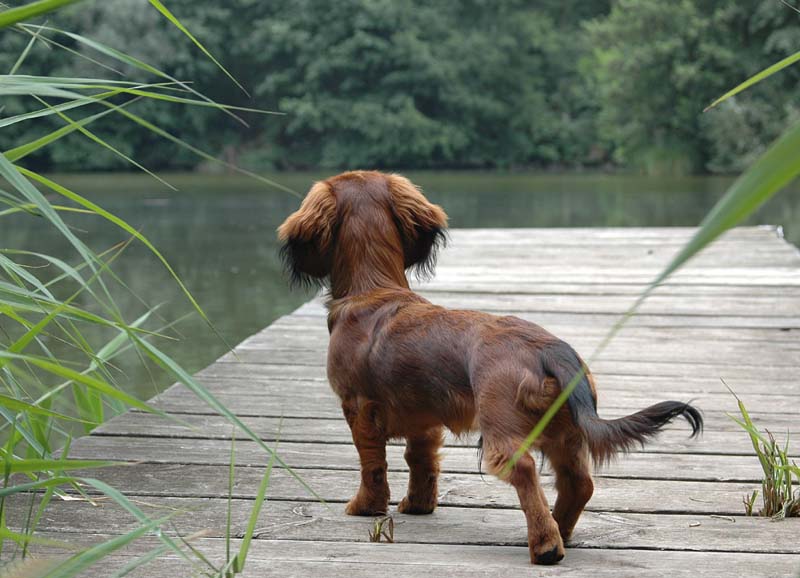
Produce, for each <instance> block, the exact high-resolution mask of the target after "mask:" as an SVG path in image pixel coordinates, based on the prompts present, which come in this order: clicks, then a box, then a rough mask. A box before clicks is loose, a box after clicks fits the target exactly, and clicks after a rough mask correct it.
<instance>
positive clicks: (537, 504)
mask: <svg viewBox="0 0 800 578" xmlns="http://www.w3.org/2000/svg"><path fill="white" fill-rule="evenodd" d="M484 418H485V416H484V415H481V424H482V429H481V433H482V434H483V448H484V460H485V462H486V467H487V469H489V471H491V472H492V473H493V474H495V475H497V476H498V477H499V478H501V479H503V480H505V481H507V482H508V483H510V484H511V485H512V486H514V489H515V490H517V495H518V496H519V504H520V506H521V507H522V511H523V512H524V513H525V520H526V521H527V523H528V549H529V551H530V556H531V562H532V563H534V564H555V563H556V562H558V561H559V560H561V559H562V558H563V557H564V543H563V541H562V539H561V535H560V534H559V531H558V525H557V524H556V522H555V520H554V519H553V516H551V515H550V508H549V507H548V505H547V498H545V495H544V492H543V491H542V488H541V485H540V484H539V479H538V476H537V474H536V463H535V462H534V460H533V458H532V457H531V456H530V455H529V454H527V453H525V454H523V455H522V457H520V458H519V459H518V460H517V462H516V463H515V464H514V465H513V466H511V467H510V468H509V467H508V464H509V463H511V461H512V459H513V456H514V452H515V451H516V450H517V448H519V447H520V445H522V441H523V438H522V437H519V438H517V437H508V436H506V435H502V434H498V433H495V432H494V431H493V429H492V428H491V425H490V424H491V421H492V420H491V418H488V419H484ZM484 422H488V423H484Z"/></svg>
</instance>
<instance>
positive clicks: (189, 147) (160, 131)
mask: <svg viewBox="0 0 800 578" xmlns="http://www.w3.org/2000/svg"><path fill="white" fill-rule="evenodd" d="M106 106H109V105H108V103H106ZM119 113H120V114H122V115H123V116H125V117H127V118H129V119H131V120H132V121H134V122H136V123H137V124H139V125H140V126H143V127H144V128H146V129H147V130H149V131H151V132H153V133H155V134H157V135H158V136H160V137H162V138H165V139H167V140H169V141H171V142H173V143H175V144H177V145H179V146H181V147H183V148H185V149H186V150H188V151H190V152H192V153H194V154H195V155H197V156H199V157H200V158H202V159H205V160H207V161H210V162H212V163H216V164H218V165H221V166H223V167H226V168H228V169H231V170H232V171H236V172H237V173H240V174H242V175H245V176H248V177H250V178H252V179H256V180H258V181H261V182H262V183H264V184H266V185H269V186H270V187H273V188H276V189H278V190H281V191H284V192H286V193H289V194H290V195H294V196H295V197H297V198H298V199H302V198H303V195H301V194H300V193H298V192H297V191H295V190H294V189H290V188H289V187H287V186H285V185H282V184H280V183H278V182H276V181H273V180H270V179H267V178H265V177H262V176H261V175H259V174H256V173H254V172H251V171H248V170H246V169H243V168H241V167H238V166H236V165H234V164H233V163H229V162H226V161H223V160H222V159H218V158H217V157H215V156H213V155H211V154H209V153H207V152H205V151H203V150H201V149H199V148H197V147H195V146H192V145H190V144H189V143H188V142H186V141H184V140H182V139H180V138H178V137H176V136H175V135H173V134H171V133H168V132H167V131H165V130H163V129H162V128H159V127H157V126H156V125H154V124H153V123H151V122H149V121H147V120H145V119H143V118H142V117H140V116H137V115H135V114H133V113H132V112H130V111H127V110H120V111H119ZM0 122H2V121H0Z"/></svg>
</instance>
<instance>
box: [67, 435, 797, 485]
mask: <svg viewBox="0 0 800 578" xmlns="http://www.w3.org/2000/svg"><path fill="white" fill-rule="evenodd" d="M342 429H345V427H343V428H342ZM670 433H672V434H673V436H671V437H674V438H676V440H679V441H677V442H676V443H673V444H669V445H668V444H663V445H660V446H658V445H656V447H655V448H654V449H655V450H662V451H651V452H633V453H630V454H628V455H626V456H621V457H620V458H619V459H618V460H617V461H616V462H615V463H613V464H611V465H608V466H605V467H603V468H601V469H599V470H597V472H595V475H596V476H598V477H612V478H638V479H656V478H657V479H663V480H708V481H737V482H758V481H760V480H761V477H762V471H761V467H760V465H759V462H758V459H757V458H756V457H755V456H754V455H739V454H717V453H690V452H691V450H692V449H695V444H694V442H693V441H689V440H687V438H686V437H685V436H680V434H679V433H678V432H670ZM270 445H275V444H274V443H273V444H270ZM697 445H698V446H699V445H700V444H697ZM230 448H231V444H230V441H226V440H219V439H211V440H209V439H202V438H148V437H131V438H121V437H116V436H115V437H102V436H97V437H91V438H87V439H86V440H85V441H84V440H78V441H76V442H75V443H74V445H73V447H72V449H71V451H70V457H74V458H84V459H113V460H121V461H130V462H147V463H153V464H187V465H225V464H228V463H229V462H230ZM278 448H279V449H278V453H279V454H280V456H281V458H282V459H283V460H284V461H285V462H286V463H287V464H288V465H289V466H290V467H292V468H295V469H303V470H305V469H315V468H324V469H329V470H343V471H358V467H359V466H358V464H359V462H358V454H357V453H356V450H355V447H354V446H353V445H352V444H351V443H320V442H289V441H284V439H283V436H281V440H280V444H279V446H278ZM403 449H404V448H403V446H401V445H390V446H389V447H388V448H387V461H388V464H389V469H390V470H393V471H398V472H405V471H407V470H408V468H407V466H406V462H405V460H404V459H403ZM673 449H674V450H678V451H674V452H672V451H670V450H673ZM236 450H237V452H236V453H237V455H236V460H237V463H239V464H241V465H246V466H254V467H262V466H263V465H264V463H265V461H266V460H267V457H266V456H265V453H264V450H263V449H261V448H259V447H258V446H257V445H256V444H255V442H252V441H241V442H239V443H237V444H236ZM680 450H682V451H680ZM751 451H752V447H751ZM441 453H442V458H443V459H442V470H443V471H444V472H448V473H450V472H452V473H467V474H469V473H474V474H477V473H478V452H477V449H476V448H475V447H463V446H462V447H455V446H451V447H446V448H444V449H443V450H442V452H441ZM798 454H800V451H796V450H795V451H792V452H791V455H792V456H797V455H798ZM543 471H544V473H549V468H548V467H547V466H546V465H545V467H544V469H543Z"/></svg>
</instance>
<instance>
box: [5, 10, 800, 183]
mask: <svg viewBox="0 0 800 578" xmlns="http://www.w3.org/2000/svg"><path fill="white" fill-rule="evenodd" d="M146 5H147V0H106V1H104V2H95V3H93V4H90V5H83V6H81V9H80V10H70V9H67V10H63V11H60V12H59V13H57V15H55V16H53V17H52V18H51V21H50V24H51V25H53V26H57V27H60V28H62V29H68V30H71V31H74V32H77V33H80V34H83V35H86V36H89V37H91V38H95V39H97V40H100V41H101V42H104V43H106V44H108V45H111V46H114V47H116V48H118V49H121V50H123V51H125V52H127V53H129V54H132V55H135V56H139V57H141V58H142V59H143V60H146V61H147V62H150V63H152V64H154V65H155V66H158V67H160V68H161V69H162V70H165V71H166V72H168V73H169V74H171V75H173V76H175V77H177V78H180V79H194V80H195V86H196V88H197V89H198V90H199V91H201V92H203V93H205V94H207V95H208V96H210V97H211V98H213V99H215V100H217V101H218V102H225V103H227V104H234V105H240V106H249V107H257V108H264V109H269V110H275V111H280V112H283V113H285V116H257V115H251V116H249V117H247V120H248V122H249V124H250V126H249V127H245V126H243V125H242V124H239V123H237V122H236V121H235V120H233V119H231V118H229V117H225V116H224V115H220V114H218V111H216V110H214V109H197V108H191V107H188V108H187V107H169V106H164V105H163V103H158V102H155V101H152V100H147V101H143V102H141V103H136V104H134V105H132V106H133V108H132V109H131V110H136V112H137V113H138V114H141V115H142V116H144V117H145V118H148V119H149V120H151V121H153V122H154V123H155V124H157V125H158V126H160V127H162V128H164V129H165V130H168V131H170V132H172V133H174V134H176V135H178V136H180V137H181V138H183V139H185V140H187V141H189V142H193V143H198V144H201V145H202V148H204V149H205V150H208V151H210V152H213V153H215V154H217V155H219V156H222V157H224V158H225V159H226V160H228V161H233V162H235V163H238V164H241V165H242V166H245V167H247V168H249V169H253V170H298V169H299V170H303V169H317V168H319V169H341V168H348V167H350V168H352V167H392V168H400V169H408V168H437V169H445V168H447V169H461V168H503V169H509V168H553V169H559V170H569V169H577V168H603V169H609V168H615V167H616V168H622V169H628V170H635V171H639V172H644V173H648V174H661V173H670V174H676V173H683V174H685V173H703V172H720V173H730V172H736V171H740V170H742V169H743V168H744V167H746V166H748V164H749V163H750V162H752V161H753V160H754V159H755V158H756V157H757V156H758V154H760V153H761V152H763V150H764V149H765V147H766V145H767V144H768V143H770V142H771V141H773V140H774V139H775V138H776V137H777V136H778V134H779V133H780V131H781V129H783V128H784V127H786V126H787V124H788V123H790V122H791V121H792V120H793V119H795V118H797V117H798V116H800V114H799V112H800V96H798V92H797V81H798V79H799V78H800V68H797V67H793V68H791V69H788V70H786V71H785V72H784V73H783V74H781V75H775V76H774V77H772V78H770V79H769V80H768V81H766V82H763V83H761V84H760V85H759V86H757V87H755V88H754V89H753V90H750V91H747V92H745V93H743V94H740V95H738V96H737V97H736V98H734V99H731V100H730V101H728V102H726V103H725V104H724V105H723V106H721V107H719V109H715V110H712V111H709V112H708V113H705V114H703V113H702V110H703V108H704V107H705V106H706V105H708V104H709V103H710V102H711V101H712V100H713V99H714V98H715V97H716V96H719V95H720V94H721V93H723V92H725V90H726V89H728V88H730V86H732V85H735V84H736V83H738V82H739V81H741V80H743V79H745V78H747V77H749V76H750V75H752V74H754V73H755V72H757V71H759V70H760V69H762V68H764V67H766V66H768V65H770V64H772V63H774V62H776V61H778V60H780V59H781V58H784V57H786V56H787V55H789V54H792V53H793V52H795V51H796V50H797V48H798V46H800V14H798V13H797V12H795V11H794V10H792V9H791V8H790V7H788V6H786V5H784V4H782V3H781V2H779V1H778V0H774V1H773V0H744V1H740V2H730V1H729V0H676V1H671V2H664V1H662V0H617V1H613V2H612V1H593V2H583V1H578V0H540V1H536V2H523V1H518V0H494V1H488V0H438V1H437V2H433V3H431V2H426V1H423V0H292V1H289V0H275V1H270V2H263V1H261V0H230V1H228V2H224V3H220V2H213V1H211V0H171V1H170V3H169V5H170V9H171V10H172V11H173V12H174V13H175V14H176V16H178V17H179V18H180V19H181V20H182V21H183V22H184V23H185V24H186V26H187V27H188V28H189V29H190V30H192V31H193V33H194V34H195V35H196V36H197V37H198V38H200V39H201V41H202V42H203V43H204V44H205V45H206V46H207V47H208V49H209V50H210V52H211V53H212V54H214V55H215V56H217V57H218V58H219V60H220V61H221V62H223V63H225V66H226V67H227V68H228V69H229V70H230V71H231V73H232V74H233V76H235V77H236V78H237V79H238V80H239V81H240V82H241V83H242V84H243V85H244V86H245V87H246V88H247V90H248V91H249V92H250V95H251V96H250V97H248V96H247V95H246V94H244V93H243V92H241V91H238V90H237V89H236V87H235V86H234V85H233V84H232V83H231V82H230V80H229V79H227V78H226V77H225V76H224V74H223V73H222V72H221V71H220V70H219V69H218V68H217V67H216V66H215V65H214V63H213V62H211V61H209V59H207V58H198V54H199V51H198V50H197V49H196V47H194V46H192V44H191V43H187V42H185V41H184V40H185V39H184V38H183V37H182V34H181V32H180V31H178V30H176V29H175V28H174V27H171V26H170V25H169V23H168V22H166V21H165V20H164V19H163V18H160V17H159V14H158V13H156V12H155V11H153V10H148V9H146ZM54 39H56V40H57V41H58V42H60V43H62V44H65V45H67V46H69V47H70V48H72V49H74V50H77V51H81V52H83V53H85V54H87V55H90V56H92V57H93V58H96V59H98V60H101V61H102V60H103V57H102V56H101V55H98V54H94V53H91V50H90V49H87V48H86V47H84V46H81V45H78V44H76V43H74V42H72V41H71V40H70V39H69V38H68V37H63V36H61V37H54ZM28 40H29V38H28V37H26V36H25V35H24V34H21V33H19V34H14V35H12V34H7V35H5V36H4V38H3V43H4V46H3V49H2V51H0V68H2V69H3V70H6V71H7V70H9V69H11V67H12V66H13V64H14V61H15V60H16V58H17V57H18V56H19V54H20V52H21V51H22V50H23V49H24V47H25V44H26V43H27V42H28ZM76 66H78V67H81V69H82V70H80V71H79V73H81V72H82V73H83V74H84V75H85V76H87V77H90V76H95V75H96V74H97V69H96V65H94V64H92V63H91V62H88V61H85V60H83V59H76V58H75V57H74V56H72V55H70V54H68V53H66V52H65V51H63V50H53V49H48V48H47V46H46V45H45V44H44V43H41V42H40V43H37V44H36V46H35V48H34V50H33V51H32V53H31V54H30V55H29V56H28V58H27V60H26V61H25V63H24V66H23V67H22V69H21V70H19V71H18V74H44V73H49V74H53V75H59V74H61V73H62V72H63V74H64V75H67V73H68V72H69V73H74V72H75V67H76ZM115 66H116V67H117V68H119V65H118V64H115ZM122 72H124V73H125V74H126V75H127V76H128V77H130V78H134V79H136V78H137V71H135V70H122ZM4 104H5V109H4V110H3V111H2V112H1V113H0V114H2V115H13V114H18V113H20V112H22V111H23V110H24V109H23V100H22V99H21V98H20V99H17V100H15V99H13V98H4ZM59 122H60V121H58V120H56V119H53V120H51V121H50V123H51V124H50V126H48V123H46V122H42V123H33V124H30V123H19V124H16V125H14V126H13V127H10V128H8V129H4V130H3V131H2V134H0V146H2V147H3V149H4V150H5V149H7V148H9V147H10V146H12V144H13V143H15V142H21V141H28V140H30V139H32V138H34V137H36V136H38V132H42V133H44V132H46V131H48V130H52V129H53V128H55V127H57V126H60V125H58V124H57V123H59ZM93 130H95V132H96V133H98V134H99V135H101V136H103V137H108V138H109V140H110V141H111V142H112V143H113V144H114V145H115V146H117V147H119V148H120V149H121V150H122V151H123V152H125V153H127V154H129V155H130V156H132V157H134V158H136V159H137V160H139V161H140V162H142V163H143V164H144V165H146V166H148V167H150V168H153V169H162V170H163V169H193V168H197V164H198V160H197V158H196V157H194V156H191V155H190V153H188V152H186V153H180V152H176V150H175V148H174V147H173V146H172V145H171V144H170V143H168V142H166V141H158V140H156V137H155V136H154V135H152V134H151V133H148V132H147V131H142V130H139V129H137V127H136V126H135V125H134V124H133V123H120V122H119V120H118V119H116V118H115V117H114V116H109V117H108V118H105V119H101V120H98V121H97V122H95V123H94V125H93ZM32 164H33V166H34V167H35V168H36V169H39V170H70V171H73V170H81V171H86V170H114V169H123V168H125V165H124V161H122V160H121V159H120V158H118V157H115V156H114V155H113V154H112V153H110V152H108V151H103V150H98V148H97V147H96V146H95V145H94V143H92V142H91V141H89V140H87V139H83V138H81V136H80V135H73V136H72V137H70V138H67V139H64V140H63V142H61V143H59V144H57V145H55V146H52V147H48V148H46V149H43V150H42V151H40V152H38V153H37V154H36V156H35V158H33V159H32ZM201 168H202V167H201Z"/></svg>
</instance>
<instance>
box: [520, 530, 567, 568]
mask: <svg viewBox="0 0 800 578" xmlns="http://www.w3.org/2000/svg"><path fill="white" fill-rule="evenodd" d="M556 536H557V539H551V540H546V541H544V542H540V543H539V544H536V545H534V544H530V543H529V545H528V546H529V549H530V553H531V564H541V565H546V566H548V565H551V564H558V562H560V561H561V560H563V559H564V542H563V541H562V540H561V536H559V535H556Z"/></svg>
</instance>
